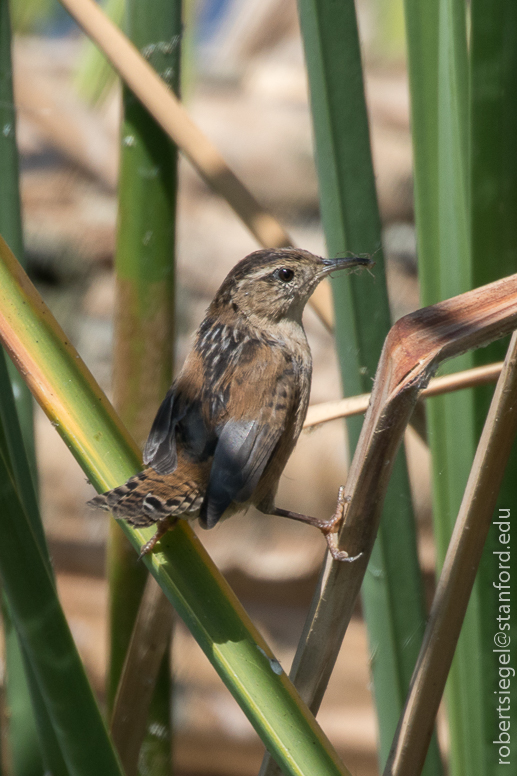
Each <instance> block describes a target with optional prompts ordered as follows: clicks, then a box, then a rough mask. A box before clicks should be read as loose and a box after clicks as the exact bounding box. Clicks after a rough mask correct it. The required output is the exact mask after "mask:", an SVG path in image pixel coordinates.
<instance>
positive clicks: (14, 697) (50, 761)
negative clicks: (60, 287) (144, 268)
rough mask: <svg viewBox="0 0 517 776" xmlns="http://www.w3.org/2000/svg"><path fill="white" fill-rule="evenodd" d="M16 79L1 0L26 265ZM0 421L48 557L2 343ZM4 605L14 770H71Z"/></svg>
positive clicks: (13, 215)
mask: <svg viewBox="0 0 517 776" xmlns="http://www.w3.org/2000/svg"><path fill="white" fill-rule="evenodd" d="M12 80H13V73H12V62H11V27H10V19H9V4H8V2H7V1H6V0H0V127H2V132H1V133H0V233H1V234H5V236H6V238H7V240H8V242H9V243H10V245H11V247H12V249H13V252H14V253H15V254H16V255H17V256H18V258H19V260H20V261H21V262H22V265H23V263H24V259H25V256H24V250H23V237H22V224H21V212H20V190H19V169H18V168H19V164H18V151H17V147H16V115H15V108H14V97H13V83H12ZM6 365H7V369H6ZM11 384H12V388H11ZM13 391H14V398H13ZM0 426H2V433H3V438H4V443H5V455H6V458H7V460H8V461H9V465H10V466H11V468H12V471H13V477H14V481H15V482H16V486H17V489H18V492H19V493H20V494H21V495H22V498H23V502H24V506H25V508H26V510H27V513H28V516H29V519H30V521H31V526H32V528H33V530H34V532H35V533H36V537H37V539H38V541H39V543H40V547H41V548H42V551H43V552H44V553H45V557H47V559H48V551H47V550H46V546H45V540H44V534H43V527H42V524H41V518H40V515H39V509H38V504H37V495H36V484H37V471H36V455H35V449H34V424H33V412H32V396H31V393H30V391H29V389H28V388H27V386H26V384H25V382H24V381H23V380H22V378H21V377H20V374H19V373H18V371H17V370H16V369H15V368H14V366H13V364H12V363H11V361H10V360H9V359H8V358H6V357H4V351H3V348H0ZM20 427H21V428H20ZM20 431H21V435H20ZM49 567H50V562H49ZM2 609H3V622H4V635H5V651H6V654H5V663H6V698H7V705H8V720H9V723H8V724H9V747H10V764H11V768H12V771H13V774H15V775H16V774H18V775H19V776H25V774H30V773H33V772H41V771H42V770H43V762H42V757H43V759H44V760H45V766H46V768H47V769H48V770H50V771H51V772H52V773H53V774H54V776H61V775H62V774H63V776H64V774H66V773H67V771H66V768H65V766H64V762H63V757H62V754H61V749H60V747H59V744H58V742H57V740H56V737H55V735H54V733H53V731H52V727H51V724H50V720H49V717H48V714H47V709H46V707H45V703H44V701H43V698H42V696H41V692H40V689H39V687H38V685H37V682H36V679H35V676H34V673H33V671H32V667H31V665H30V662H29V660H28V657H27V654H26V652H25V651H24V650H23V648H21V647H20V644H19V642H18V637H17V634H16V631H15V629H14V628H13V627H12V621H11V615H10V611H9V606H8V603H7V602H6V601H5V597H4V604H3V606H2Z"/></svg>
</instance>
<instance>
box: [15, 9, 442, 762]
mask: <svg viewBox="0 0 517 776" xmlns="http://www.w3.org/2000/svg"><path fill="white" fill-rule="evenodd" d="M229 50H230V53H231V47H229ZM250 52H251V53H250ZM78 53H79V45H78V42H77V41H76V40H65V41H56V40H52V41H48V40H43V39H37V38H32V39H30V38H29V39H23V40H20V41H19V42H18V43H17V45H16V56H15V60H16V68H17V104H18V110H19V117H18V137H19V145H20V151H21V155H22V199H23V209H24V227H25V240H26V248H27V255H28V257H29V261H30V268H31V274H32V276H33V278H34V280H35V282H36V283H37V285H38V287H39V288H40V290H41V292H42V294H43V296H44V297H45V299H46V300H47V302H48V303H49V304H50V306H51V307H52V309H53V311H54V313H55V314H56V316H57V317H58V319H59V320H60V322H61V324H62V325H63V326H64V328H65V330H66V331H67V332H68V333H69V334H70V336H71V337H72V338H73V340H74V342H75V344H76V346H77V347H78V349H79V351H80V353H81V355H82V356H83V358H84V359H85V361H86V362H87V364H88V366H89V367H90V369H91V370H92V372H93V373H94V375H95V376H96V377H97V379H98V380H99V382H100V383H101V385H102V386H103V388H104V389H105V390H106V391H107V392H108V394H109V391H110V379H111V347H112V332H113V324H112V313H113V301H114V282H113V272H112V259H113V250H114V242H115V220H116V194H115V180H116V158H117V122H118V113H119V111H118V105H119V98H118V94H116V93H114V94H113V95H112V96H111V98H110V99H109V100H108V101H107V102H106V103H105V104H104V105H103V106H102V108H101V109H98V110H95V111H94V110H92V109H89V108H87V107H86V106H85V105H83V104H81V102H80V100H79V98H78V97H77V95H76V94H75V92H74V90H73V87H72V84H71V72H72V71H73V68H74V66H75V64H74V63H75V62H76V60H77V56H78ZM239 56H241V59H243V61H245V65H246V66H245V67H243V68H242V71H241V73H240V77H239V78H236V77H235V73H234V72H233V71H232V67H233V68H234V69H235V68H236V67H237V66H238V64H239ZM230 59H231V58H230ZM235 62H237V65H236V64H235ZM219 64H220V63H219ZM241 64H242V62H241ZM220 67H221V69H222V70H225V68H226V70H225V75H224V77H220V78H219V80H217V81H214V80H212V81H210V82H209V81H207V80H204V81H203V80H200V82H199V84H198V85H197V86H196V88H195V90H194V91H193V93H192V94H190V96H189V100H188V107H189V109H190V110H191V112H192V114H193V116H194V117H195V119H196V120H197V121H198V122H199V124H200V125H201V127H202V128H203V129H204V130H205V131H206V133H207V134H208V135H209V136H210V137H211V138H212V139H213V140H214V141H215V142H216V143H217V145H218V146H219V148H220V149H221V151H222V152H223V154H224V155H225V156H226V158H227V159H228V161H229V162H230V163H231V164H232V166H233V167H234V169H235V170H236V171H237V172H238V174H239V175H240V176H241V177H242V178H243V180H244V181H245V182H246V183H247V184H248V186H249V187H250V188H251V190H252V191H253V192H254V193H255V194H256V196H257V197H258V198H259V199H261V201H263V202H264V203H265V204H266V205H267V206H268V207H269V208H270V209H271V210H272V212H274V213H275V214H276V215H277V216H279V217H280V218H281V219H283V221H284V223H285V224H286V226H287V228H288V229H289V231H290V232H291V234H293V236H294V238H295V240H296V241H297V243H298V244H299V245H301V246H303V247H305V248H308V249H310V250H314V251H316V252H320V253H323V252H324V250H325V248H324V240H323V235H322V231H321V225H320V222H319V215H318V201H317V181H316V175H315V170H314V164H313V151H312V140H311V128H310V117H309V112H308V107H307V92H306V83H305V77H304V72H303V60H302V53H301V44H300V41H299V37H298V36H297V32H296V26H295V25H292V24H291V25H290V26H289V25H288V27H287V31H286V30H284V31H283V32H281V33H279V36H278V40H277V42H276V44H275V45H274V46H261V45H260V35H259V36H258V43H257V40H254V41H253V40H252V41H251V43H249V46H248V54H246V51H245V52H244V54H243V53H242V52H241V53H240V55H239V52H238V51H237V54H236V53H235V51H234V61H233V64H232V62H231V61H230V65H229V64H228V62H226V63H223V64H222V65H221V64H220ZM228 72H230V76H231V77H230V76H228ZM367 92H368V99H369V110H370V115H371V119H372V144H373V152H374V159H375V164H376V172H377V184H378V192H379V201H380V207H381V212H382V216H383V223H384V237H385V245H386V249H387V254H388V259H389V265H388V270H389V283H390V295H391V303H392V309H393V315H394V317H399V316H400V315H402V314H404V313H406V312H408V311H410V310H411V309H414V308H416V307H417V306H418V289H417V283H416V271H415V244H414V229H413V225H412V217H413V214H412V184H411V151H410V140H409V118H408V102H407V84H406V76H405V74H404V71H403V69H401V68H400V67H396V68H394V69H392V70H391V71H388V72H386V71H382V70H378V69H375V68H369V69H368V84H367ZM56 125H61V129H62V127H63V125H64V126H65V128H68V131H65V132H64V133H63V132H62V131H55V126H56ZM78 127H79V128H80V129H77V128H78ZM74 128H75V129H74ZM63 136H65V138H66V139H65V140H63ZM177 244H178V294H177V298H178V319H179V334H180V336H179V341H178V346H177V361H178V364H180V363H181V361H182V359H183V357H184V355H185V353H186V350H187V348H188V343H189V338H190V336H191V333H192V331H193V330H194V329H195V327H196V326H197V324H198V323H199V321H200V320H201V318H202V315H203V311H204V309H205V307H206V306H207V304H208V302H209V301H210V298H211V296H212V295H213V293H214V291H215V290H216V288H217V287H218V285H219V283H220V282H221V280H222V278H223V277H224V275H225V274H226V272H227V271H228V270H229V269H230V267H232V266H233V264H235V262H236V261H238V260H239V259H240V258H242V256H244V255H246V254H247V253H249V252H250V251H252V250H255V249H256V248H257V247H258V246H257V245H256V244H255V242H254V240H253V238H252V237H251V236H250V235H249V234H248V233H247V231H246V230H245V228H244V227H243V226H242V225H241V224H240V223H239V222H238V221H237V220H236V218H235V217H234V215H233V213H232V212H231V211H230V209H229V207H228V206H227V205H226V204H225V203H224V202H222V201H220V200H219V199H218V198H217V197H215V196H214V195H212V194H211V193H210V192H209V191H208V190H207V189H206V187H205V186H204V184H203V183H202V182H201V181H200V180H199V179H198V178H197V177H196V174H195V173H194V172H193V171H192V170H191V169H189V168H188V167H187V165H186V164H185V163H184V162H182V163H181V184H180V194H179V220H178V238H177ZM372 282H374V281H372ZM306 328H307V333H308V336H309V339H310V342H311V347H312V350H313V356H314V381H313V390H312V399H311V400H312V401H313V402H321V401H326V400H331V399H336V398H338V397H339V395H340V381H339V376H338V370H337V364H336V357H335V354H334V349H333V344H332V338H331V337H330V335H329V334H328V333H327V332H326V331H325V330H324V328H323V326H322V325H321V323H320V322H319V321H318V320H317V318H316V316H315V315H314V313H313V312H312V311H311V310H308V311H307V313H306ZM36 430H37V446H38V458H39V464H40V476H41V496H42V508H43V514H44V521H45V526H46V530H47V534H48V537H49V541H50V546H51V551H52V555H53V558H54V562H55V566H56V571H57V575H58V586H59V593H60V596H61V600H62V602H63V606H64V608H65V611H66V613H67V616H68V618H69V622H70V625H71V628H72V632H73V635H74V638H75V639H76V642H77V645H78V647H79V650H80V652H81V655H82V656H83V659H84V661H85V664H86V667H87V670H88V673H89V675H90V677H91V680H92V682H93V685H94V687H95V689H96V691H97V693H98V695H99V697H100V698H101V699H102V696H103V682H104V674H105V664H106V605H107V589H106V582H105V578H104V543H105V539H106V534H107V518H106V516H105V515H104V514H101V513H94V512H90V511H89V510H87V509H86V508H85V502H86V501H87V499H88V498H89V497H91V495H92V489H91V487H90V486H89V485H88V484H87V483H86V481H85V477H84V475H83V473H82V472H81V471H80V469H79V467H78V466H77V464H76V463H75V461H74V460H73V458H72V457H71V455H70V453H69V452H68V450H67V449H66V448H65V446H64V444H63V443H62V442H61V440H60V438H59V437H58V435H57V434H56V433H55V430H54V429H53V428H52V427H51V426H50V423H49V422H48V421H47V420H46V418H45V417H44V416H43V414H42V412H41V411H40V410H39V409H37V411H36ZM408 445H409V451H410V468H411V476H412V484H413V489H414V495H415V505H416V508H417V514H418V517H419V520H420V523H421V525H422V526H423V527H424V529H423V532H422V534H423V540H422V558H423V563H424V567H425V568H426V569H427V571H428V572H429V573H430V569H431V567H432V548H431V546H430V544H429V541H428V540H427V539H426V537H427V532H426V530H425V526H426V521H427V519H428V514H429V481H428V461H427V452H426V449H425V446H424V445H423V444H422V443H421V442H420V441H419V440H418V439H417V438H416V437H415V435H413V436H411V438H410V439H409V440H408ZM345 476H346V455H345V438H344V430H343V424H342V423H341V422H340V421H335V422H333V423H330V424H327V425H326V426H324V427H322V428H319V429H318V430H316V431H314V432H312V433H306V434H304V435H303V436H302V438H301V440H300V442H299V444H298V447H297V450H296V451H295V453H294V455H293V457H292V459H291V461H290V463H289V465H288V467H287V469H286V471H285V474H284V476H283V478H282V484H281V490H280V493H279V496H278V503H279V505H285V506H287V505H288V506H289V507H290V508H292V509H298V510H299V511H305V512H307V513H310V514H321V515H324V514H327V513H328V514H330V512H331V511H332V509H333V507H334V504H335V498H336V493H337V489H338V486H339V485H340V484H341V483H342V482H343V481H344V479H345ZM201 539H202V541H203V542H204V544H205V545H206V546H207V548H208V550H209V552H210V553H211V554H212V556H213V557H214V559H215V561H216V563H217V564H218V565H219V566H220V567H221V569H222V570H223V572H224V573H225V574H226V575H227V577H228V578H229V580H230V583H231V584H232V585H233V586H234V588H235V590H236V592H237V594H238V596H239V597H240V598H241V600H242V601H243V603H244V605H245V606H246V608H247V609H248V611H249V613H250V614H251V616H252V618H253V619H254V621H255V622H256V623H257V624H258V626H259V627H260V629H261V630H262V632H263V633H264V635H265V637H266V639H267V640H268V642H269V643H270V645H271V646H272V648H273V650H274V652H275V654H276V655H277V657H278V658H279V660H280V662H281V663H282V665H283V666H284V668H286V669H288V667H289V664H290V661H291V659H292V656H293V654H294V650H295V647H296V643H297V640H298V637H299V634H300V632H301V629H302V626H303V622H304V618H305V614H306V611H307V607H308V605H309V602H310V598H311V595H312V591H313V588H314V584H315V581H316V578H317V574H318V568H319V565H320V563H321V560H322V557H323V553H324V543H323V540H322V538H321V537H320V536H319V535H318V534H317V532H315V531H313V530H311V529H310V528H308V527H305V526H302V525H299V524H296V523H292V522H290V521H282V520H280V519H278V518H268V517H265V516H263V515H260V516H257V515H255V514H251V513H250V514H248V515H246V516H245V517H238V518H234V519H232V520H231V521H228V522H226V523H224V524H223V525H221V526H220V527H218V528H217V529H215V530H214V531H211V532H209V533H205V532H201ZM173 653H174V654H173V667H174V673H175V677H176V682H177V691H176V693H175V711H174V713H175V717H176V728H175V734H176V740H175V745H174V746H175V758H176V762H177V772H178V773H185V774H198V773H199V774H236V776H237V775H240V774H242V775H243V776H244V775H247V774H253V773H256V772H257V770H258V766H259V764H260V761H261V757H262V751H263V749H262V745H261V743H260V741H259V740H258V738H257V737H256V735H255V734H254V732H253V730H252V729H251V726H250V725H249V723H248V722H247V720H246V719H245V718H244V716H243V714H242V712H241V711H240V710H239V708H238V707H237V705H236V703H235V702H234V701H233V699H232V698H231V697H230V695H229V693H228V692H227V690H226V689H225V688H224V687H223V686H222V684H221V682H220V680H219V679H218V677H217V676H216V674H215V672H214V670H213V669H212V667H211V666H210V664H209V663H208V661H207V660H206V659H205V658H204V656H203V655H202V653H201V652H200V650H199V648H198V647H197V645H196V644H195V643H193V640H192V638H191V637H190V635H189V634H188V632H187V631H186V630H185V628H184V627H183V625H182V624H181V623H178V624H177V626H176V638H175V641H174V649H173ZM318 719H319V721H320V722H321V724H322V726H323V728H324V729H325V731H326V732H327V734H328V735H329V737H330V739H331V740H332V742H333V743H334V745H335V746H336V748H337V749H338V751H339V752H340V754H341V755H342V756H343V759H344V761H345V763H346V764H347V766H348V767H349V768H350V769H351V770H352V772H353V773H354V774H357V776H370V774H371V775H372V776H373V774H375V773H376V772H377V763H376V754H375V747H376V727H375V725H376V723H375V717H374V712H373V706H372V700H371V695H370V686H369V675H368V647H367V642H366V635H365V629H364V625H363V622H362V619H361V616H360V612H357V614H356V616H355V617H354V619H353V621H352V623H351V626H350V628H349V631H348V634H347V636H346V639H345V642H344V645H343V648H342V651H341V654H340V657H339V660H338V663H337V665H336V669H335V671H334V674H333V677H332V680H331V683H330V686H329V690H328V692H327V695H326V697H325V700H324V702H323V706H322V708H321V711H320V714H319V715H318Z"/></svg>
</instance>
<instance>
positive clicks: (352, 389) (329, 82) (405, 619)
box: [295, 0, 440, 773]
mask: <svg viewBox="0 0 517 776" xmlns="http://www.w3.org/2000/svg"><path fill="white" fill-rule="evenodd" d="M299 9H300V21H301V28H302V35H303V40H304V47H305V57H306V62H307V70H308V75H309V85H310V96H311V110H312V116H313V125H314V135H315V143H316V162H317V169H318V179H319V187H320V201H321V213H322V219H323V226H324V230H325V236H326V241H327V247H328V253H329V255H330V256H335V255H340V254H342V253H344V252H346V251H351V252H353V253H367V254H370V255H371V256H372V258H373V259H374V260H375V262H376V266H375V270H374V272H375V283H374V284H367V283H364V282H362V283H360V284H359V283H357V282H356V279H355V278H353V277H348V278H347V277H340V278H336V279H335V280H334V281H333V282H332V290H333V295H334V302H335V305H334V306H335V316H336V340H337V349H338V355H339V359H340V364H341V374H342V381H343V386H344V391H345V394H346V395H355V394H358V393H363V392H365V391H368V390H370V387H371V380H372V378H373V376H374V374H375V370H376V367H377V362H378V359H379V355H380V352H381V349H382V346H383V343H384V337H385V336H386V334H387V332H388V330H389V328H390V314H389V304H388V297H387V290H386V281H385V275H384V261H383V255H382V247H381V223H380V217H379V211H378V206H377V196H376V191H375V179H374V173H373V166H372V159H371V152H370V142H369V128H368V119H367V113H366V104H365V99H364V87H363V78H362V66H361V53H360V46H359V37H358V31H357V22H356V17H355V7H354V2H353V0H346V1H345V2H342V3H339V4H336V3H328V2H324V0H300V2H299ZM360 428H361V419H359V418H358V419H354V421H353V422H351V423H349V424H348V434H349V442H350V446H351V449H352V450H353V449H354V447H355V445H356V443H357V439H358V436H359V432H360ZM401 552H403V553H404V564H401V563H400V555H401ZM363 601H364V609H365V617H366V621H367V625H368V634H369V642H370V653H371V655H372V673H373V679H374V694H375V701H376V706H377V712H378V717H379V726H380V740H381V746H380V760H381V762H384V760H385V759H386V757H387V754H388V751H389V747H390V744H391V739H392V737H393V733H394V732H395V728H396V725H397V721H398V715H399V712H400V710H401V709H402V705H403V702H404V698H405V694H406V691H407V687H408V685H409V680H410V677H411V673H412V670H413V666H414V662H415V660H416V657H417V654H418V648H419V644H420V640H421V637H422V634H423V624H424V621H425V614H424V605H423V594H422V584H421V578H420V572H419V566H418V559H417V552H416V541H415V532H414V523H413V513H412V507H411V494H410V489H409V482H408V477H407V470H406V465H405V461H404V459H403V456H399V458H398V460H397V462H396V464H395V469H394V472H393V476H392V480H391V482H390V487H389V491H388V497H387V499H386V505H385V509H384V514H383V520H382V524H381V528H380V530H379V534H378V539H377V543H376V546H375V549H374V552H373V554H372V558H371V561H370V566H369V570H368V572H367V575H366V577H365V582H364V584H363ZM301 661H302V658H301V655H300V657H299V658H295V662H297V663H298V666H299V665H300V663H301ZM296 670H299V669H298V667H297V669H296ZM322 694H323V688H320V690H319V691H318V693H317V700H316V701H315V703H316V704H319V701H320V699H321V697H322ZM304 697H306V696H305V694H304ZM312 708H313V710H314V709H315V708H317V705H313V706H312ZM430 768H431V770H429V771H428V773H439V772H440V763H439V756H438V752H437V748H436V746H435V745H433V747H432V751H431V754H430Z"/></svg>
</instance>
